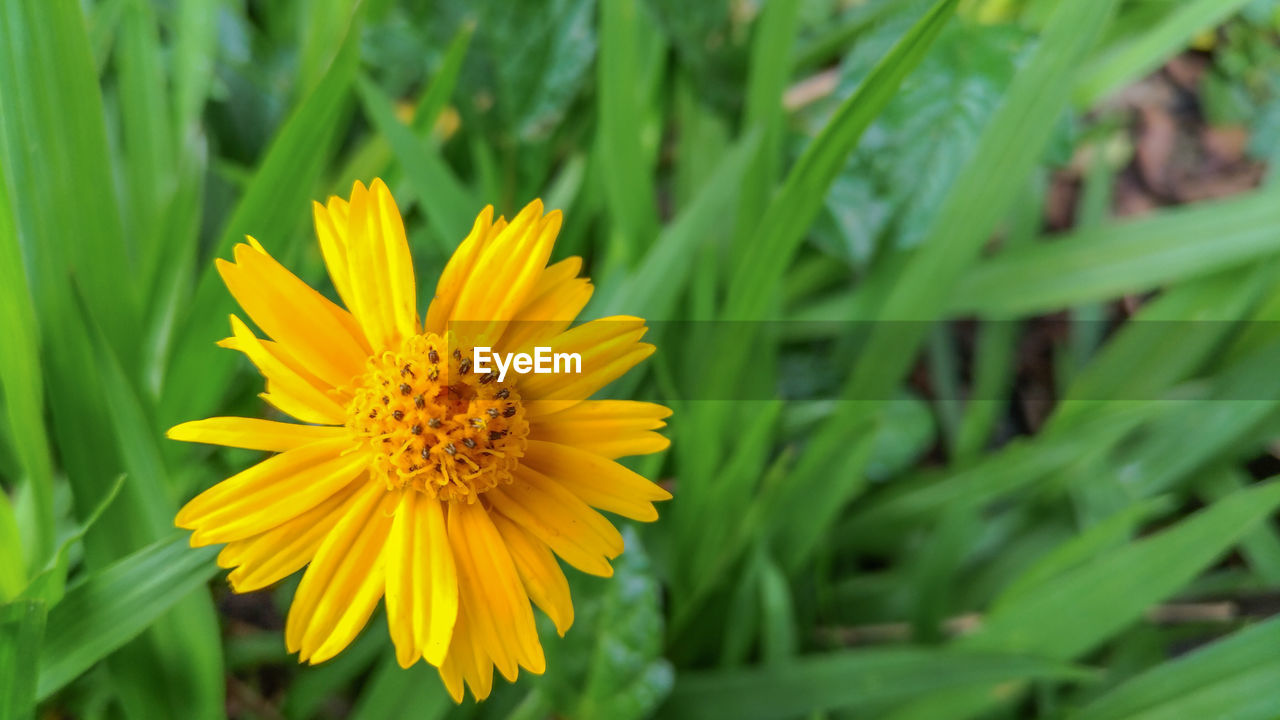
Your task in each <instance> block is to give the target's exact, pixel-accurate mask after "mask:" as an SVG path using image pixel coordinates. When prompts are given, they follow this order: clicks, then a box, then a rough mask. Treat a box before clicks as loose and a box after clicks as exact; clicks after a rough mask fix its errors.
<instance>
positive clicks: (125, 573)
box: [36, 532, 218, 700]
mask: <svg viewBox="0 0 1280 720" xmlns="http://www.w3.org/2000/svg"><path fill="white" fill-rule="evenodd" d="M216 554H217V548H200V549H191V548H190V547H188V546H187V533H185V532H183V533H177V534H174V535H172V536H171V537H169V538H166V539H164V540H159V541H157V542H156V543H155V544H153V545H149V546H147V547H145V548H143V549H142V550H139V551H138V552H136V553H134V554H132V555H130V556H128V557H126V558H124V559H122V560H120V561H119V562H117V563H114V564H112V565H110V566H108V567H106V568H103V569H102V570H100V571H98V572H95V573H93V574H92V575H90V576H89V577H88V578H86V579H85V580H84V581H83V582H81V583H79V584H77V585H75V586H73V587H72V588H71V589H70V590H69V591H68V592H67V595H66V597H64V598H63V600H62V602H61V603H59V604H58V606H57V607H55V608H54V609H53V610H52V611H50V613H49V622H48V626H47V630H46V632H45V643H44V646H43V647H41V649H40V659H39V672H40V680H39V685H38V688H37V690H36V696H37V697H38V698H39V699H41V700H43V699H45V698H47V697H49V695H51V694H53V692H55V691H56V690H58V689H59V688H61V687H62V686H63V685H66V684H67V683H68V682H70V681H71V680H72V679H74V678H75V677H76V676H77V675H79V674H80V673H82V672H84V671H85V670H87V669H88V668H89V667H90V666H91V665H93V664H94V663H95V662H97V661H99V660H101V659H102V658H104V657H106V656H107V655H108V654H109V653H110V652H111V651H112V650H114V649H116V648H118V647H120V646H121V645H123V644H124V643H125V642H127V641H128V640H129V639H130V638H132V637H134V636H135V635H137V634H138V633H140V632H141V631H142V630H143V629H144V628H146V627H147V626H148V625H149V624H151V622H152V621H154V620H155V619H156V618H157V617H159V616H160V615H161V614H162V613H164V611H166V610H168V609H169V608H171V607H172V606H173V605H174V604H175V603H177V602H178V601H179V600H181V599H182V598H184V597H186V596H187V595H189V594H190V593H192V592H194V591H195V590H196V589H197V588H200V587H202V586H203V585H204V584H205V583H206V582H207V581H208V580H209V579H210V578H211V577H213V576H214V575H215V574H216V573H217V572H218V566H217V564H215V563H214V562H213V557H214V555H216Z"/></svg>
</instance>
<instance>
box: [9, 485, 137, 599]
mask: <svg viewBox="0 0 1280 720" xmlns="http://www.w3.org/2000/svg"><path fill="white" fill-rule="evenodd" d="M124 478H125V476H124V475H121V476H120V477H118V478H116V481H115V483H114V484H113V485H112V486H111V490H109V491H108V492H107V494H106V496H104V497H103V498H102V501H101V502H100V503H98V507H96V508H94V510H93V513H91V514H90V515H89V517H87V518H85V521H84V522H82V523H80V524H79V525H78V526H77V527H76V529H75V531H74V532H72V533H71V534H70V535H68V536H67V538H66V539H65V540H63V541H62V544H61V545H59V546H58V551H57V552H56V553H54V555H53V558H52V559H51V560H50V561H49V564H48V565H47V566H46V567H45V568H44V570H42V571H41V572H40V574H38V575H36V576H35V577H33V578H31V583H30V584H28V585H27V587H26V588H25V589H24V590H23V591H22V597H24V598H26V599H30V600H40V601H43V602H44V603H45V605H46V606H47V607H53V606H55V605H57V604H58V603H59V602H61V601H62V597H63V595H64V593H65V591H66V585H67V570H68V568H69V567H70V564H71V548H73V547H74V546H75V544H76V543H78V542H80V541H81V540H82V539H83V538H84V536H85V533H87V532H89V529H90V528H92V527H93V525H94V523H96V522H98V518H100V517H102V513H103V512H105V511H106V509H107V508H109V507H111V503H112V502H113V501H114V500H115V499H116V496H117V495H119V494H120V488H122V487H124Z"/></svg>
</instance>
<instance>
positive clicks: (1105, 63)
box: [1073, 0, 1249, 108]
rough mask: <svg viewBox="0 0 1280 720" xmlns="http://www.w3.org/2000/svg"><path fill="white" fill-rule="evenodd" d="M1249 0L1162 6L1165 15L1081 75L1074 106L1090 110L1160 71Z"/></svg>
mask: <svg viewBox="0 0 1280 720" xmlns="http://www.w3.org/2000/svg"><path fill="white" fill-rule="evenodd" d="M1248 3H1249V0H1190V1H1189V2H1176V3H1175V2H1170V3H1165V4H1166V5H1167V6H1168V7H1169V10H1168V14H1167V15H1165V16H1164V17H1163V18H1162V19H1161V20H1160V21H1159V22H1158V23H1156V24H1155V25H1154V26H1151V27H1145V28H1143V29H1142V32H1138V33H1132V34H1126V35H1125V36H1123V37H1122V38H1120V39H1119V40H1118V41H1117V42H1115V43H1114V44H1113V45H1112V46H1111V47H1108V48H1106V49H1105V50H1104V51H1103V52H1102V53H1100V54H1099V56H1098V57H1097V59H1095V60H1093V61H1091V62H1090V63H1089V64H1088V65H1086V66H1085V68H1084V69H1083V70H1082V71H1081V73H1080V78H1079V80H1078V81H1077V83H1076V86H1075V91H1074V93H1073V95H1074V98H1075V102H1076V106H1077V107H1081V108H1088V107H1093V105H1095V104H1096V103H1097V102H1098V101H1100V100H1103V99H1104V98H1106V96H1107V95H1110V94H1111V93H1112V92H1115V91H1116V90H1119V89H1120V88H1122V87H1124V86H1125V85H1127V84H1129V83H1131V82H1133V81H1135V80H1137V79H1139V78H1141V77H1142V76H1143V75H1146V74H1147V73H1149V72H1151V71H1153V70H1155V69H1157V68H1159V67H1160V66H1161V65H1162V64H1164V62H1165V60H1166V59H1168V58H1169V57H1171V56H1173V55H1175V54H1177V53H1178V52H1179V51H1180V50H1182V49H1184V48H1185V47H1186V46H1187V44H1188V43H1190V42H1191V39H1192V38H1193V37H1195V35H1196V33H1198V32H1200V31H1202V30H1205V29H1207V28H1212V27H1214V26H1215V25H1218V24H1219V23H1221V22H1222V21H1223V20H1226V19H1227V18H1228V17H1230V16H1231V15H1232V14H1234V13H1235V12H1236V11H1237V10H1239V9H1240V8H1242V7H1244V6H1245V5H1247V4H1248Z"/></svg>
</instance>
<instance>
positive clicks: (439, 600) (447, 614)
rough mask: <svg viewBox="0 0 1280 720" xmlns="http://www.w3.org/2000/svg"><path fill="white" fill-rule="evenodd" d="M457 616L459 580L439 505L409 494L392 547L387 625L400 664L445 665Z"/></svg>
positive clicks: (398, 515)
mask: <svg viewBox="0 0 1280 720" xmlns="http://www.w3.org/2000/svg"><path fill="white" fill-rule="evenodd" d="M457 615H458V579H457V574H456V570H455V568H454V562H453V552H452V550H451V549H450V547H449V537H448V534H447V532H446V530H445V523H444V510H443V508H442V507H441V505H440V501H438V500H436V499H434V498H429V497H427V496H425V495H423V494H422V493H419V492H406V493H404V497H403V498H402V499H401V500H400V506H399V508H397V509H396V517H395V521H394V522H393V523H392V524H391V537H390V539H389V540H388V542H387V625H388V626H389V627H390V629H391V639H392V641H394V642H395V646H396V658H397V660H399V662H400V665H401V666H402V667H409V666H410V665H412V664H413V663H414V662H416V661H417V660H418V658H420V657H422V658H425V659H426V661H427V662H429V663H431V664H432V665H435V666H437V667H438V666H439V665H440V664H441V663H442V662H444V658H445V654H446V653H447V652H448V650H449V641H450V638H451V635H452V633H453V625H454V622H455V621H456V619H457Z"/></svg>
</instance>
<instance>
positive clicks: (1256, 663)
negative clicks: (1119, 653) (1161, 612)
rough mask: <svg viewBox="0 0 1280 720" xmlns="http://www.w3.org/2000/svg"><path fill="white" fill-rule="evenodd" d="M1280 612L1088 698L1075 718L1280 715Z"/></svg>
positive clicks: (1240, 719)
mask: <svg viewBox="0 0 1280 720" xmlns="http://www.w3.org/2000/svg"><path fill="white" fill-rule="evenodd" d="M1277 647H1280V618H1272V619H1270V620H1268V621H1266V622H1263V623H1260V624H1258V625H1255V626H1253V627H1250V628H1245V629H1244V630H1240V631H1239V632H1236V633H1234V634H1232V635H1230V636H1229V637H1227V638H1224V639H1222V640H1219V641H1217V642H1215V643H1213V644H1212V645H1209V646H1207V647H1203V648H1200V649H1199V650H1196V651H1195V652H1193V653H1189V654H1187V655H1184V656H1182V657H1179V658H1176V659H1174V660H1172V661H1170V662H1166V663H1162V664H1160V665H1157V666H1155V667H1154V668H1152V669H1151V670H1148V671H1147V672H1145V673H1142V674H1141V675H1139V676H1137V677H1135V678H1133V679H1131V680H1128V681H1126V682H1125V683H1123V684H1121V685H1120V686H1119V687H1117V688H1115V689H1113V690H1111V691H1110V692H1108V693H1107V694H1105V695H1103V696H1102V697H1100V698H1098V699H1097V700H1095V701H1093V702H1091V703H1089V704H1088V705H1086V706H1085V707H1084V709H1082V710H1081V711H1080V712H1079V713H1076V714H1074V715H1072V718H1073V720H1157V719H1160V720H1179V719H1180V718H1189V717H1223V718H1225V717H1230V718H1232V719H1233V720H1249V719H1251V718H1256V719H1257V720H1269V719H1270V718H1275V717H1277V716H1280V694H1277V693H1276V692H1275V688H1276V686H1277V683H1280V660H1277V659H1276V648H1277Z"/></svg>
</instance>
